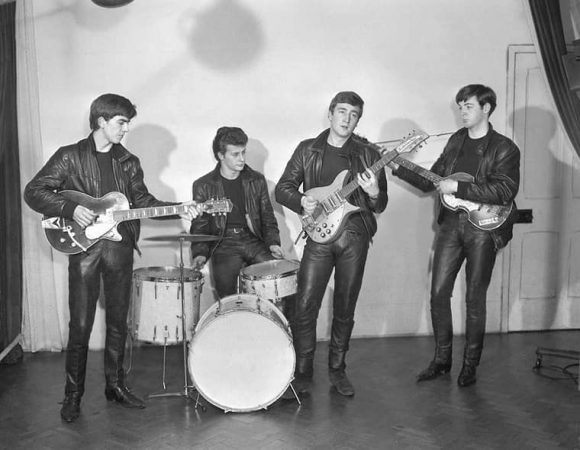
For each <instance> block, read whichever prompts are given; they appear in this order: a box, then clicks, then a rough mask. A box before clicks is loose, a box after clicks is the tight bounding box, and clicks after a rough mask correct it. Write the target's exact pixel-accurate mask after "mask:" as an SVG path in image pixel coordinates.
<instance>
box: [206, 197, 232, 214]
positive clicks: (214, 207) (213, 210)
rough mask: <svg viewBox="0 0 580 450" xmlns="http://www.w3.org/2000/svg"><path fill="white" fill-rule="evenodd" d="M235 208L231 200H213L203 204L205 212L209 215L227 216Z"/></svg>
mask: <svg viewBox="0 0 580 450" xmlns="http://www.w3.org/2000/svg"><path fill="white" fill-rule="evenodd" d="M233 207H234V204H233V203H232V201H231V200H230V199H229V198H218V199H213V198H212V199H210V200H207V201H205V202H203V212H205V213H208V214H227V213H229V212H231V211H232V208H233Z"/></svg>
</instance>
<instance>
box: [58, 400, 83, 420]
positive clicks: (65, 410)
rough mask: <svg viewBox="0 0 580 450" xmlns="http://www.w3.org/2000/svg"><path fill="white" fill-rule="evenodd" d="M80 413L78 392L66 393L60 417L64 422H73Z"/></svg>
mask: <svg viewBox="0 0 580 450" xmlns="http://www.w3.org/2000/svg"><path fill="white" fill-rule="evenodd" d="M80 414H81V396H80V395H79V394H78V393H74V394H66V395H65V397H64V400H63V401H62V408H61V409H60V417H62V420H64V421H65V422H66V423H71V422H74V421H75V420H77V419H78V417H79V415H80Z"/></svg>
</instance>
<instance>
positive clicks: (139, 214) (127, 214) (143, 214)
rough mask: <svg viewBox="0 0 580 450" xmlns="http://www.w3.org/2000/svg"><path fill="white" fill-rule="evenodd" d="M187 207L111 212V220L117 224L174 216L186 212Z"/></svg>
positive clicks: (158, 207) (161, 207)
mask: <svg viewBox="0 0 580 450" xmlns="http://www.w3.org/2000/svg"><path fill="white" fill-rule="evenodd" d="M188 207H189V206H188V205H170V206H153V207H151V208H135V209H127V210H122V211H113V219H114V220H115V221H117V222H123V221H124V220H135V219H147V218H150V217H164V216H174V215H177V214H183V213H185V212H187V209H188Z"/></svg>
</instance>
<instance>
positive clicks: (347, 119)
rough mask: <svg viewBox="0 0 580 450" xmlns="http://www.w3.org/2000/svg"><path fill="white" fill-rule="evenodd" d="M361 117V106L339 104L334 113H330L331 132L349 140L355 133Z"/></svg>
mask: <svg viewBox="0 0 580 450" xmlns="http://www.w3.org/2000/svg"><path fill="white" fill-rule="evenodd" d="M360 116H361V109H360V107H359V106H353V105H351V104H349V103H337V104H336V106H335V107H334V111H332V112H331V111H329V112H328V120H329V121H330V132H331V133H334V134H336V135H337V136H339V137H341V138H348V137H350V135H351V134H352V133H353V132H354V129H355V128H356V126H357V125H358V121H359V119H360Z"/></svg>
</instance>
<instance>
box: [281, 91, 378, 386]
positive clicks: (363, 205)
mask: <svg viewBox="0 0 580 450" xmlns="http://www.w3.org/2000/svg"><path fill="white" fill-rule="evenodd" d="M363 105H364V102H363V100H362V99H361V98H360V97H359V96H358V95H357V94H356V93H354V92H340V93H338V94H337V95H336V96H335V97H334V99H333V100H332V102H331V103H330V107H329V111H328V119H329V121H330V128H329V129H328V130H325V131H323V132H322V133H321V134H320V135H319V136H318V137H316V138H313V139H307V140H305V141H302V142H301V143H300V144H299V145H298V147H297V148H296V150H295V151H294V154H293V155H292V157H291V159H290V161H289V162H288V164H287V165H286V169H285V170H284V173H283V174H282V177H281V178H280V181H279V182H278V184H277V186H276V200H277V201H278V203H280V204H281V205H283V206H286V207H287V208H289V209H291V210H292V211H294V212H296V213H298V214H300V215H303V216H315V211H316V209H317V208H319V207H320V206H319V200H321V199H322V198H323V197H324V195H322V192H323V191H324V189H322V190H321V187H323V186H329V185H334V184H335V183H333V180H336V179H339V177H340V176H341V174H348V176H349V177H350V179H354V180H356V181H357V182H358V186H359V187H360V189H359V188H358V187H357V189H356V190H355V191H354V192H353V195H352V197H351V198H350V199H349V201H350V202H351V203H352V204H350V205H349V208H348V209H349V211H348V212H347V213H345V214H344V216H343V217H342V221H341V223H340V224H338V225H336V227H337V228H335V229H334V230H333V231H331V232H330V234H329V233H328V232H326V231H325V230H326V229H328V228H330V227H332V224H331V223H326V222H324V223H316V221H313V222H314V223H312V226H311V228H312V231H313V233H315V234H316V236H319V237H320V239H317V238H314V237H313V235H314V234H311V233H310V231H309V230H308V229H306V231H307V232H308V234H309V238H308V240H307V242H306V247H305V249H304V254H303V257H302V261H301V264H300V271H299V273H298V289H297V294H296V304H295V312H294V318H293V320H291V324H290V325H291V327H292V333H293V337H294V348H295V350H296V358H297V361H296V370H295V376H296V378H295V381H294V387H295V388H296V390H298V391H299V392H305V391H307V388H308V383H309V381H310V379H311V378H312V375H313V358H314V351H315V348H316V319H317V317H318V312H319V309H320V306H321V303H322V298H323V296H324V292H325V290H326V285H327V283H328V280H329V279H330V275H331V273H332V271H333V269H334V271H335V274H334V281H335V284H334V301H333V319H332V331H331V340H330V348H329V358H328V367H329V375H330V382H331V383H332V385H333V386H335V387H336V390H337V391H338V392H339V393H340V394H342V395H345V396H352V395H354V388H353V386H352V384H351V382H350V381H349V379H348V378H347V376H346V373H345V367H346V364H345V356H346V352H347V350H348V345H349V341H350V336H351V332H352V328H353V326H354V311H355V306H356V302H357V298H358V294H359V291H360V288H361V283H362V278H363V273H364V267H365V262H366V258H367V252H368V248H369V243H370V241H371V238H372V236H373V235H374V234H375V232H376V230H377V222H376V220H375V217H374V213H380V212H382V211H383V210H384V209H385V208H386V206H387V201H388V197H387V180H386V177H385V172H384V170H380V172H379V173H378V174H375V173H374V172H373V171H372V170H370V169H369V168H370V167H371V166H372V165H373V164H374V163H375V162H377V161H378V160H379V159H380V154H379V152H378V151H377V150H376V149H375V148H374V147H373V146H372V145H371V144H369V143H368V142H367V141H365V140H364V139H362V138H360V137H358V136H356V135H354V134H353V132H354V129H355V128H356V126H357V124H358V122H359V120H360V118H361V116H362V112H363ZM301 185H302V187H303V191H302V192H301V191H299V188H300V186H301ZM331 190H332V189H329V191H331ZM313 191H317V192H319V193H321V195H320V196H315V195H314V194H310V193H312V192H313ZM328 194H330V198H331V199H332V198H333V195H332V192H328ZM334 200H336V202H335V203H336V204H338V205H346V204H347V203H346V202H344V198H341V197H340V196H339V197H338V198H335V199H334ZM321 203H322V202H321ZM340 210H341V209H340V208H339V210H338V211H340ZM342 210H343V211H344V210H345V208H342ZM325 226H326V227H327V228H325ZM328 237H331V238H330V239H328Z"/></svg>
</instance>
